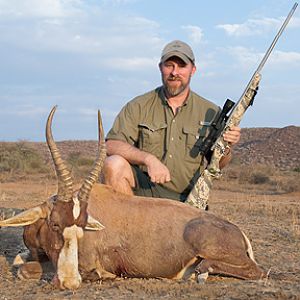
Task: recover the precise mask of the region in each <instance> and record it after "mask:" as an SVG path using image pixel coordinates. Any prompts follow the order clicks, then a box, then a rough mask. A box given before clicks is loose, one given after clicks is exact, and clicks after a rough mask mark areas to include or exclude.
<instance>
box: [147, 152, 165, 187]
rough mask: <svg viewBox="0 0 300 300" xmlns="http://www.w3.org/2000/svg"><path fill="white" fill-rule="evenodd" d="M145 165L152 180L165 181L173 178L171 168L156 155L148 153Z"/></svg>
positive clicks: (155, 181)
mask: <svg viewBox="0 0 300 300" xmlns="http://www.w3.org/2000/svg"><path fill="white" fill-rule="evenodd" d="M145 165H146V167H147V171H148V174H149V176H150V179H151V181H152V182H154V183H165V182H168V181H170V180H171V175H170V171H169V169H168V168H167V167H166V166H165V165H164V164H163V163H162V162H161V161H160V160H159V159H157V158H156V157H155V156H154V155H152V154H149V155H147V157H146V159H145Z"/></svg>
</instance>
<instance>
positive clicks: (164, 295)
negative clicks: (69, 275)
mask: <svg viewBox="0 0 300 300" xmlns="http://www.w3.org/2000/svg"><path fill="white" fill-rule="evenodd" d="M58 147H59V148H60V150H61V152H62V154H63V157H64V159H65V160H66V161H67V162H68V164H69V166H70V168H71V169H72V172H73V175H74V177H75V179H76V181H78V182H80V180H81V179H82V177H83V176H84V174H86V172H87V171H88V170H89V168H90V166H91V164H92V162H93V157H94V155H95V153H96V142H95V141H65V142H59V143H58ZM299 149H300V127H295V126H289V127H285V128H279V129H278V128H250V129H243V134H242V140H241V142H240V144H239V145H237V146H236V148H235V150H234V152H235V156H234V159H233V161H232V162H231V164H230V166H228V167H227V168H226V170H224V175H223V177H222V179H221V180H220V181H218V182H215V184H214V187H213V190H212V193H211V199H210V211H211V212H213V213H215V214H217V215H219V216H222V217H223V218H226V219H228V220H229V221H231V222H233V223H235V224H237V225H238V226H239V227H240V228H241V229H242V230H243V231H244V232H245V233H246V234H247V236H248V237H249V238H250V240H251V243H252V246H253V250H254V254H255V258H256V261H257V263H258V264H259V265H260V266H261V267H262V268H263V269H264V270H265V271H266V272H268V273H269V276H268V278H267V279H263V280H259V281H245V280H239V279H234V278H230V277H221V276H211V277H209V279H208V280H207V282H206V283H205V284H204V285H200V284H197V283H196V282H194V281H171V280H166V279H128V278H122V279H119V280H115V281H96V282H84V283H83V285H82V286H81V287H80V288H79V289H78V290H76V291H74V292H73V291H60V290H57V289H55V288H54V287H53V286H52V285H51V282H50V281H51V276H52V275H53V273H52V269H51V267H50V266H48V267H49V268H47V269H46V272H45V273H44V274H43V276H42V279H41V280H30V281H21V280H20V279H18V278H17V276H16V267H14V266H13V265H12V263H13V260H14V257H15V256H16V255H17V254H18V253H21V252H23V251H24V250H26V247H25V246H24V244H23V241H22V228H0V300H4V299H30V300H32V299H255V300H256V299H300V288H299V286H300V253H299V249H300V203H299V200H300V180H299V179H300V153H299V152H300V150H299ZM0 171H1V173H0V218H4V217H5V216H8V215H11V214H12V213H17V212H18V211H20V210H23V209H25V208H29V207H32V206H34V205H37V204H39V203H41V202H42V201H44V200H45V199H46V198H47V197H48V196H49V195H51V194H53V193H55V191H56V180H55V175H54V171H53V168H52V166H51V159H50V157H49V154H48V152H47V148H46V146H45V144H44V143H32V142H26V141H21V142H18V143H7V142H0ZM166 255H167V253H166Z"/></svg>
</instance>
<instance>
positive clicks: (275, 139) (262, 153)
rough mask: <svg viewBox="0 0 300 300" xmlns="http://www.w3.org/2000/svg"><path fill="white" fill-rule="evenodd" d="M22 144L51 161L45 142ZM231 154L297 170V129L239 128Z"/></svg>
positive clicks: (71, 147)
mask: <svg viewBox="0 0 300 300" xmlns="http://www.w3.org/2000/svg"><path fill="white" fill-rule="evenodd" d="M18 143H22V142H18ZM23 143H24V144H26V146H29V147H32V148H34V149H35V150H37V151H38V152H39V153H41V155H42V156H43V157H44V158H45V160H46V161H47V162H50V161H51V157H50V154H49V151H48V148H47V146H46V143H38V142H23ZM1 144H13V143H11V142H0V146H1ZM57 146H58V148H59V149H60V152H61V154H62V157H63V158H64V159H66V158H67V157H68V156H69V155H70V154H71V153H73V154H74V153H80V154H81V155H83V156H86V157H92V158H93V157H95V156H96V152H97V142H96V141H62V142H57ZM233 152H234V157H235V159H238V160H239V161H240V163H241V164H242V165H247V164H267V165H272V166H275V167H278V168H279V169H282V170H292V169H295V168H300V127H297V126H288V127H284V128H243V129H242V137H241V141H240V142H239V144H238V145H236V146H235V147H234V150H233Z"/></svg>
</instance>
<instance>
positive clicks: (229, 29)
mask: <svg viewBox="0 0 300 300" xmlns="http://www.w3.org/2000/svg"><path fill="white" fill-rule="evenodd" d="M281 24H282V20H281V19H274V18H262V19H249V20H247V21H246V22H245V23H242V24H220V25H217V26H216V27H217V28H219V29H223V30H224V31H225V32H226V34H228V35H230V36H236V37H241V36H253V35H260V34H263V33H265V32H267V31H270V30H272V29H273V28H274V27H275V28H279V26H280V25H281Z"/></svg>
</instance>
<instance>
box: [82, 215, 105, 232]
mask: <svg viewBox="0 0 300 300" xmlns="http://www.w3.org/2000/svg"><path fill="white" fill-rule="evenodd" d="M104 228H105V226H104V225H102V224H101V223H100V222H98V221H97V220H96V219H94V218H93V217H92V216H90V215H88V220H87V224H86V226H85V227H84V229H85V230H93V231H99V230H102V229H104Z"/></svg>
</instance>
